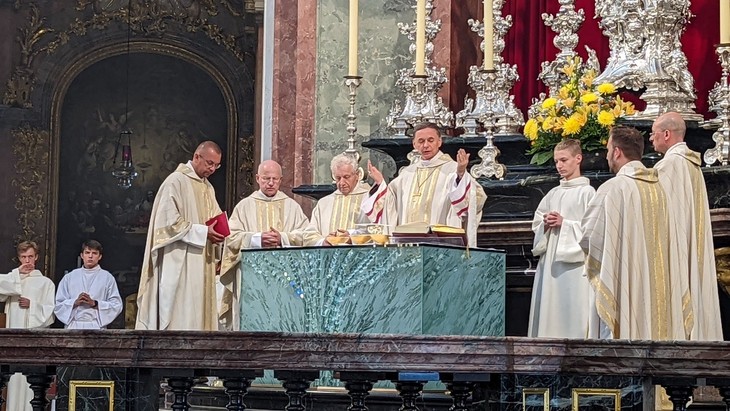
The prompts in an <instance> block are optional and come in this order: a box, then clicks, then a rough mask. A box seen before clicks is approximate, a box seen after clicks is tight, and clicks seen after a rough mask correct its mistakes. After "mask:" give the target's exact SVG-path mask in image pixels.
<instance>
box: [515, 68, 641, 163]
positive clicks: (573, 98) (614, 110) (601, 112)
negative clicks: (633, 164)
mask: <svg viewBox="0 0 730 411" xmlns="http://www.w3.org/2000/svg"><path fill="white" fill-rule="evenodd" d="M561 72H562V73H563V74H564V75H565V76H566V77H567V82H566V83H565V84H563V86H562V87H560V90H559V91H558V93H557V94H556V95H554V96H551V97H547V98H546V96H545V95H544V94H541V95H540V98H539V99H536V100H535V102H534V103H533V105H532V106H531V107H530V110H529V112H528V116H529V120H527V123H525V128H524V131H523V133H524V135H525V137H527V138H528V139H529V140H530V150H529V151H528V152H527V153H528V154H532V159H531V160H530V163H531V164H538V165H543V164H546V163H548V162H549V161H550V160H552V158H553V150H554V149H555V146H556V145H557V144H558V143H559V142H560V141H561V140H563V139H565V138H574V139H578V140H580V143H581V147H582V148H583V151H584V152H591V151H596V150H600V149H604V148H605V147H606V142H607V140H608V131H609V128H610V127H611V126H613V125H614V123H615V122H616V121H617V120H618V119H620V118H622V117H624V116H630V115H632V114H634V112H635V111H636V110H635V109H634V105H633V104H632V103H631V102H628V101H624V100H622V99H621V97H620V96H619V95H618V93H617V90H616V87H615V86H614V85H613V84H611V83H602V84H598V85H596V84H595V83H594V79H595V78H596V76H597V73H596V70H595V69H594V68H591V67H588V66H587V65H585V64H583V61H582V59H581V58H580V57H577V56H576V57H574V58H573V59H572V60H570V61H569V62H568V64H566V65H565V66H563V68H562V69H561Z"/></svg>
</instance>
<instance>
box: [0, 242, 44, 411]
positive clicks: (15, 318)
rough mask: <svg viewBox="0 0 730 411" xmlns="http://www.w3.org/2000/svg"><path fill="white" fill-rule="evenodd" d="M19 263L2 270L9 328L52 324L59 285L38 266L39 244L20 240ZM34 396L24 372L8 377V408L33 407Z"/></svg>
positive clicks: (0, 288)
mask: <svg viewBox="0 0 730 411" xmlns="http://www.w3.org/2000/svg"><path fill="white" fill-rule="evenodd" d="M17 251H18V261H19V262H20V266H19V267H18V268H16V269H14V270H13V271H11V272H10V273H8V274H0V302H4V303H5V315H6V319H5V320H6V326H7V328H46V327H49V326H50V325H51V324H53V297H54V294H55V293H56V287H55V286H54V285H53V281H51V279H50V278H48V277H45V276H43V274H42V273H41V272H40V271H38V270H36V269H35V265H36V262H37V261H38V251H39V250H38V245H37V244H36V243H35V242H33V241H23V242H21V243H20V244H18V247H17ZM32 399H33V391H31V389H30V386H29V385H28V381H27V379H26V378H25V375H23V374H21V373H15V374H13V375H12V376H11V377H10V381H8V395H7V400H8V402H7V404H6V410H7V411H30V410H32V409H33V407H31V405H30V400H32Z"/></svg>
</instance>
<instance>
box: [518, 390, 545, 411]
mask: <svg viewBox="0 0 730 411" xmlns="http://www.w3.org/2000/svg"><path fill="white" fill-rule="evenodd" d="M528 395H542V410H543V411H550V388H523V389H522V411H526V410H527V396H528Z"/></svg>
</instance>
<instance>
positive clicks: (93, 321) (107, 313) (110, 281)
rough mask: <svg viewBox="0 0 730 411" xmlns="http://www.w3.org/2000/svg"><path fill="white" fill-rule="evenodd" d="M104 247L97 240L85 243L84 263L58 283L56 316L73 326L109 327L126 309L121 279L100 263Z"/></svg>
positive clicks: (83, 249) (85, 327)
mask: <svg viewBox="0 0 730 411" xmlns="http://www.w3.org/2000/svg"><path fill="white" fill-rule="evenodd" d="M102 253H103V248H102V246H101V243H99V242H98V241H96V240H87V241H85V242H84V243H83V245H82V246H81V260H82V261H83V267H81V268H77V269H75V270H73V271H71V272H70V273H68V274H66V275H65V276H64V277H63V278H62V279H61V282H60V283H59V284H58V293H57V294H56V309H55V312H56V317H58V319H59V320H60V321H61V322H63V323H64V324H66V327H65V328H69V329H102V328H106V326H107V325H109V324H110V323H111V322H112V321H114V319H115V318H117V316H118V315H119V314H120V313H121V312H122V298H121V297H120V296H119V290H118V289H117V282H116V280H115V279H114V277H113V276H112V275H111V273H109V272H108V271H106V270H104V269H102V268H101V266H99V260H101V257H102Z"/></svg>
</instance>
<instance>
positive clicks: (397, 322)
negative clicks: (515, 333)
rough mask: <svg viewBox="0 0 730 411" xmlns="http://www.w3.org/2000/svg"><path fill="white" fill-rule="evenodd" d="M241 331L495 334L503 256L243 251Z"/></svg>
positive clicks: (438, 248)
mask: <svg viewBox="0 0 730 411" xmlns="http://www.w3.org/2000/svg"><path fill="white" fill-rule="evenodd" d="M241 284H242V286H241V295H240V310H241V311H240V312H241V316H240V328H241V330H242V331H284V332H308V333H385V334H428V335H479V336H503V335H504V329H505V326H504V324H505V323H504V314H505V313H504V307H505V254H504V252H502V251H497V250H485V249H474V248H472V249H465V248H461V247H453V246H444V245H419V244H413V245H410V244H409V245H399V246H337V247H317V248H314V247H305V248H279V249H257V250H243V251H242V252H241Z"/></svg>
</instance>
